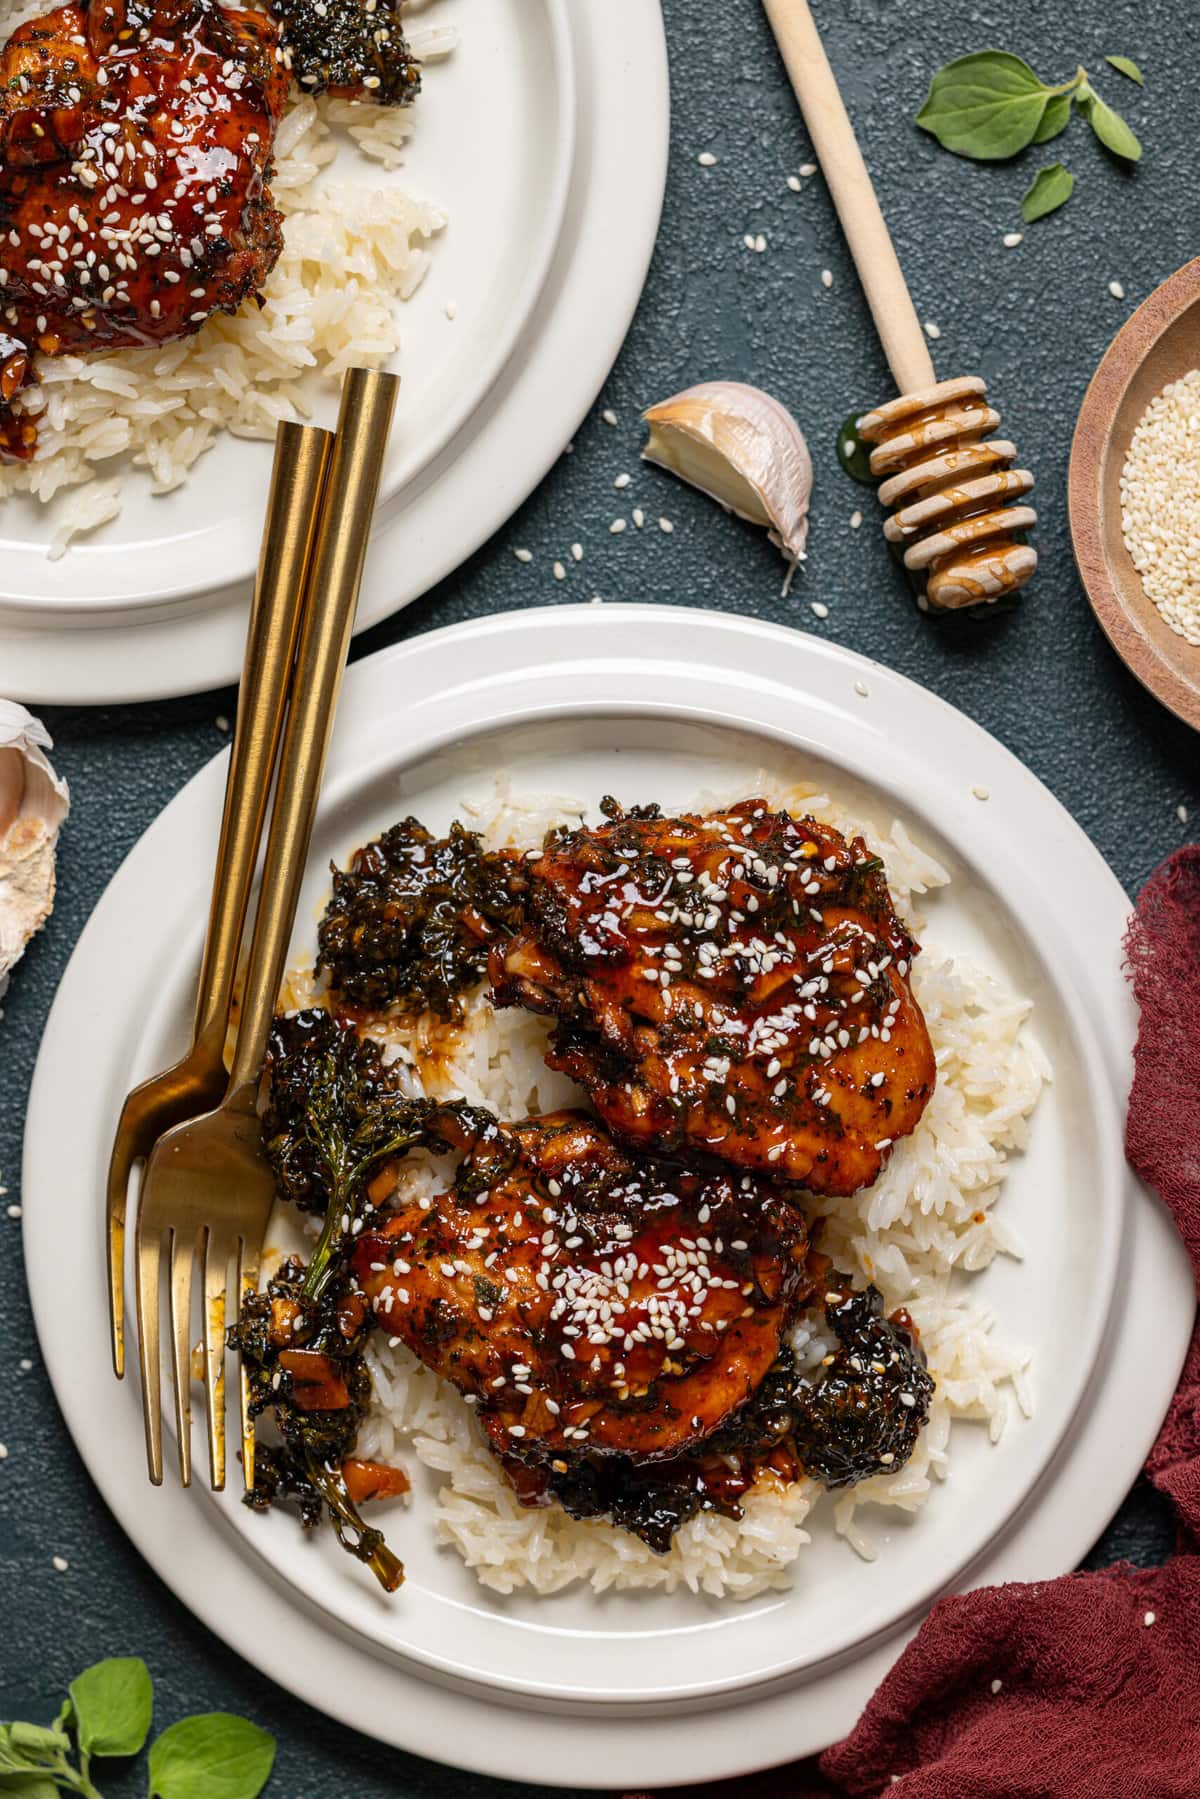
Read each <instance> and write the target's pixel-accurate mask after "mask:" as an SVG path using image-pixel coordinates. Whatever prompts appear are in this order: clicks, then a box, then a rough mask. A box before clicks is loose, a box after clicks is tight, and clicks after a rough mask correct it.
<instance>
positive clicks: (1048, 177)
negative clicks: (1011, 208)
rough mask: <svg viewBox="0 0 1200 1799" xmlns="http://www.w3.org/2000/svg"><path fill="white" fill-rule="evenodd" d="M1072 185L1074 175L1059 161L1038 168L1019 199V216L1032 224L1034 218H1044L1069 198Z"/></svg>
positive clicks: (1073, 183)
mask: <svg viewBox="0 0 1200 1799" xmlns="http://www.w3.org/2000/svg"><path fill="white" fill-rule="evenodd" d="M1074 186H1075V177H1074V175H1072V174H1071V172H1070V170H1069V169H1064V168H1063V166H1062V164H1061V162H1052V163H1050V164H1049V165H1048V166H1047V167H1046V168H1044V169H1039V170H1038V172H1037V174H1036V175H1035V176H1034V178H1033V182H1032V185H1031V186H1030V189H1029V192H1028V193H1027V194H1026V195H1025V198H1024V199H1023V200H1022V201H1021V217H1022V218H1023V219H1024V221H1025V223H1026V224H1027V225H1032V224H1033V221H1034V220H1035V219H1044V218H1045V217H1046V214H1047V213H1049V212H1057V211H1058V208H1059V207H1060V206H1065V205H1066V203H1067V201H1068V200H1069V199H1070V198H1071V191H1072V189H1073V188H1074Z"/></svg>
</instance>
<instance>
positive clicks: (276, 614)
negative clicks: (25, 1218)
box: [106, 423, 333, 1478]
mask: <svg viewBox="0 0 1200 1799" xmlns="http://www.w3.org/2000/svg"><path fill="white" fill-rule="evenodd" d="M332 442H333V437H332V434H331V433H330V432H328V431H321V430H318V429H317V428H316V427H315V426H313V425H294V424H290V423H285V424H281V425H280V427H279V431H278V434H277V436H276V440H275V463H274V469H273V472H272V476H271V492H270V498H269V500H268V502H267V519H266V524H265V526H264V529H263V539H262V548H261V552H260V555H259V563H258V580H257V582H256V584H255V591H254V600H253V604H252V606H251V610H250V625H249V629H248V631H247V634H246V655H245V662H244V665H243V668H242V683H241V688H240V690H239V694H238V709H237V724H236V727H235V730H234V736H233V747H232V750H231V753H230V759H229V774H228V777H227V779H226V783H225V809H224V813H223V815H222V818H221V835H220V840H219V843H218V847H217V866H216V873H215V877H214V880H213V892H212V904H211V908H210V911H209V919H208V933H207V937H206V939H205V944H204V955H203V958H202V961H201V966H200V986H199V991H198V993H197V997H196V1011H195V1020H194V1024H193V1032H192V1046H191V1048H190V1049H189V1050H188V1052H187V1054H186V1055H185V1056H184V1057H183V1058H182V1060H181V1061H179V1062H176V1063H175V1065H174V1067H172V1068H167V1069H165V1070H164V1071H163V1072H162V1074H157V1075H154V1076H153V1077H152V1078H151V1079H150V1080H148V1081H143V1082H142V1084H141V1086H139V1087H135V1088H134V1089H133V1092H132V1093H131V1094H130V1095H129V1097H128V1098H127V1099H126V1101H125V1104H124V1107H123V1108H122V1111H121V1117H120V1121H119V1123H118V1125H117V1132H116V1136H115V1138H114V1140H113V1147H112V1155H111V1157H110V1160H109V1165H108V1204H107V1219H106V1224H107V1233H108V1305H109V1320H110V1325H111V1333H112V1358H113V1370H114V1372H115V1373H116V1376H117V1379H118V1380H120V1379H122V1378H123V1376H124V1373H125V1214H126V1206H127V1203H128V1194H129V1177H130V1174H131V1172H132V1170H133V1165H134V1163H135V1162H139V1161H142V1160H144V1159H145V1158H146V1157H147V1156H148V1155H149V1154H150V1151H151V1150H152V1149H153V1147H154V1144H155V1142H156V1141H157V1139H158V1138H159V1137H160V1136H161V1135H162V1133H163V1131H165V1130H168V1129H169V1128H170V1127H171V1125H173V1124H178V1123H179V1122H180V1120H181V1119H184V1118H190V1117H194V1116H195V1114H196V1113H197V1112H206V1111H207V1110H208V1109H209V1107H210V1106H215V1105H216V1103H217V1101H218V1100H219V1099H220V1097H221V1095H222V1093H223V1092H224V1091H225V1084H226V1078H227V1077H226V1073H225V1063H224V1060H223V1050H224V1046H225V1032H226V1027H227V1024H228V1020H229V1007H230V1002H231V1000H232V996H233V982H234V975H235V973H236V970H237V956H238V947H239V945H240V944H241V941H242V929H243V926H244V925H245V922H246V906H247V902H248V900H249V897H250V886H251V881H252V879H253V875H254V864H255V861H256V860H257V857H258V844H259V839H260V837H261V836H262V828H263V819H264V817H265V816H266V810H267V795H268V793H269V791H270V787H271V773H272V770H273V769H274V766H275V755H276V752H277V750H278V748H279V737H280V732H281V731H282V729H283V715H284V709H285V702H286V699H287V687H288V681H289V680H290V678H291V670H292V660H293V657H294V655H295V650H296V636H297V631H298V628H299V624H300V607H301V603H302V601H303V598H304V585H305V576H306V573H307V566H308V561H309V556H310V553H311V549H312V544H313V540H314V537H315V534H316V519H317V513H318V510H319V502H320V497H321V489H322V486H323V484H324V480H325V473H326V468H327V466H328V456H329V449H330V446H331V444H332ZM155 1453H156V1458H157V1451H156V1452H155ZM160 1478H161V1472H160Z"/></svg>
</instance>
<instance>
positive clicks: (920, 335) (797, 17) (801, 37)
mask: <svg viewBox="0 0 1200 1799" xmlns="http://www.w3.org/2000/svg"><path fill="white" fill-rule="evenodd" d="M763 4H764V6H765V8H766V13H767V18H768V19H769V20H770V22H771V29H772V31H773V32H774V33H775V41H776V43H777V44H778V45H779V50H780V54H781V55H782V57H783V60H784V64H785V66H786V68H787V72H788V75H789V77H790V79H791V83H792V87H793V89H794V90H795V94H796V98H797V100H798V101H799V102H800V110H801V112H802V113H803V114H804V122H805V124H806V125H807V126H808V135H809V137H810V138H811V139H812V145H813V149H814V150H815V151H816V153H817V158H818V160H819V162H820V164H821V170H822V173H823V174H824V176H825V180H826V182H827V184H828V186H829V191H830V193H831V194H832V195H833V203H834V205H835V206H836V207H837V212H838V218H839V219H840V220H841V222H842V230H843V232H844V233H845V237H846V242H847V243H848V244H849V246H850V254H851V255H852V256H853V258H854V266H855V268H856V269H857V270H858V278H859V280H860V281H861V282H862V285H863V291H864V293H865V294H866V296H867V304H868V306H869V307H870V308H871V317H872V318H873V319H874V320H875V329H876V331H878V333H879V341H880V343H881V344H882V345H883V353H884V355H885V356H886V357H887V360H888V367H889V368H890V369H891V371H892V375H893V377H894V379H895V382H896V386H897V387H898V388H899V390H900V392H901V393H902V394H905V393H913V392H914V391H915V390H916V389H918V388H923V387H932V386H933V384H934V382H935V381H936V379H937V376H936V375H935V373H934V368H933V360H932V358H931V356H930V354H929V346H928V344H927V343H926V341H925V333H924V331H923V330H922V329H921V321H920V319H919V318H918V317H917V314H916V308H915V307H914V306H913V303H912V299H911V298H910V296H909V292H908V287H907V285H906V284H905V280H904V276H903V274H902V272H901V269H900V264H899V262H898V261H897V259H896V252H895V250H894V249H893V248H892V240H891V238H890V236H889V235H888V228H887V226H886V224H885V223H884V219H883V214H882V213H881V212H880V210H879V201H878V200H877V199H876V198H875V189H874V188H873V187H872V185H871V177H870V175H869V174H868V173H867V165H866V163H865V162H864V161H863V158H862V151H861V150H860V149H859V147H858V141H857V139H856V138H855V135H854V127H853V125H852V124H851V123H850V119H849V117H848V115H847V112H846V108H845V106H844V105H843V104H842V96H841V94H840V93H839V92H838V84H837V80H836V78H835V76H834V73H833V70H832V69H831V68H830V66H829V58H828V57H827V56H826V54H825V47H824V45H823V44H822V42H821V36H820V33H819V32H818V30H817V27H816V25H815V23H814V21H813V16H812V13H811V12H810V11H809V9H808V0H763Z"/></svg>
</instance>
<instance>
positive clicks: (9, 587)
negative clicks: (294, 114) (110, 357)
mask: <svg viewBox="0 0 1200 1799" xmlns="http://www.w3.org/2000/svg"><path fill="white" fill-rule="evenodd" d="M452 16H453V18H454V20H455V22H456V23H457V25H458V26H459V30H460V35H461V38H462V47H461V50H460V51H459V52H458V53H456V56H455V57H454V58H453V59H451V60H450V61H449V62H447V63H444V64H440V65H438V66H437V67H436V68H434V69H432V70H431V71H430V72H429V75H428V78H427V93H426V95H425V96H424V97H423V102H422V104H423V103H424V100H428V101H429V102H430V108H429V111H428V112H427V114H426V115H425V119H426V123H425V124H422V125H421V126H420V128H419V131H418V134H417V137H416V139H415V148H414V152H413V157H412V159H410V161H409V163H407V164H406V165H405V167H404V168H403V169H402V170H401V171H400V172H399V175H398V177H397V179H398V180H399V181H400V182H401V184H402V185H403V184H405V183H408V184H409V185H410V186H412V187H419V189H420V190H421V191H423V192H425V193H427V194H429V195H430V197H432V198H435V199H438V200H441V201H443V202H444V203H445V204H446V205H447V208H448V210H449V212H450V215H451V222H450V226H449V228H448V231H447V234H446V237H445V241H443V242H441V243H439V244H437V245H436V246H435V248H434V259H433V267H432V269H431V270H430V273H429V276H428V277H427V280H426V283H425V286H424V287H423V289H422V290H421V291H420V292H419V293H418V295H417V296H416V298H415V299H414V300H413V301H412V302H411V303H410V304H409V305H408V306H407V307H405V308H403V309H402V321H401V322H402V327H403V330H404V343H403V346H402V349H401V353H400V357H399V360H398V366H399V368H400V371H401V375H402V378H403V383H404V384H403V387H402V393H401V400H400V405H399V408H398V412H397V421H396V427H395V438H396V451H395V458H394V465H393V469H392V475H391V490H390V491H391V494H392V497H391V498H390V500H387V501H386V502H385V504H383V505H382V506H381V509H380V513H379V516H378V522H377V533H376V543H377V546H378V547H377V549H376V553H375V554H374V555H372V556H370V557H369V558H368V561H367V568H366V574H365V578H364V585H363V592H362V596H361V599H360V603H359V610H358V619H357V623H358V627H359V628H360V629H365V628H366V627H368V626H369V625H373V624H377V623H378V622H379V621H380V620H381V619H383V618H386V617H387V616H388V615H389V614H390V613H392V612H394V611H396V610H397V609H398V608H399V607H401V606H404V605H406V604H408V602H409V601H411V600H413V599H415V598H416V597H417V596H418V595H419V594H421V593H423V592H425V590H426V589H427V588H428V587H430V586H431V585H432V584H433V583H434V582H435V581H438V580H440V579H441V578H442V577H443V576H444V575H446V574H448V573H449V572H450V570H451V569H453V568H454V567H456V566H457V565H458V564H459V563H460V562H461V561H462V560H463V559H464V558H465V557H467V556H469V555H470V554H471V553H472V551H474V550H475V549H476V548H477V547H478V546H479V544H480V543H482V542H483V541H484V539H485V538H486V537H488V536H489V535H490V534H491V533H492V532H493V531H494V530H496V529H497V527H498V526H499V525H500V524H501V523H502V522H503V520H504V519H505V518H507V517H508V515H509V514H510V513H511V512H512V511H513V509H514V508H515V507H516V506H517V505H519V504H520V502H521V501H522V500H523V499H524V498H525V496H526V495H527V494H528V493H529V491H530V490H531V488H533V487H534V486H535V485H536V483H537V482H538V481H539V480H540V479H541V477H542V475H543V474H544V473H545V471H546V469H547V468H548V467H549V466H550V464H551V463H552V462H553V460H554V459H555V457H556V456H557V455H559V454H560V453H561V451H562V449H563V446H564V445H565V443H566V442H567V440H568V439H569V437H570V435H571V433H572V431H573V430H574V429H575V427H576V426H577V425H578V423H579V420H580V418H581V417H582V415H583V413H584V412H585V411H586V409H587V407H588V405H589V404H590V402H591V401H592V399H593V398H594V396H595V394H596V392H597V390H598V389H599V387H600V385H601V383H602V382H603V380H604V378H605V376H606V375H607V373H608V371H609V369H610V367H611V366H612V363H613V360H614V358H615V357H616V354H617V351H618V349H619V348H620V345H621V342H622V340H623V338H624V335H625V332H626V330H627V329H628V326H629V321H630V319H631V317H632V315H633V311H634V308H635V306H636V304H637V300H638V296H639V294H640V293H641V288H642V283H643V281H644V279H645V273H646V268H647V265H648V263H649V259H650V254H651V251H652V249H653V245H654V240H655V235H656V232H657V227H658V219H659V213H660V209H661V205H662V194H663V186H664V182H665V178H666V160H667V136H668V121H669V94H668V84H667V65H666V47H665V41H664V37H663V30H662V19H661V14H660V12H659V9H658V6H657V5H656V4H655V3H654V0H636V4H629V5H627V6H624V7H621V8H619V9H616V8H602V7H578V8H570V9H568V8H567V7H566V5H565V0H494V4H493V0H458V3H457V4H456V6H455V8H454V9H453V11H452ZM439 95H440V96H441V98H440V99H439ZM522 96H523V98H522ZM435 102H436V110H435V107H434V103H435ZM439 181H440V182H441V185H440V186H439ZM451 190H453V191H451ZM447 299H453V300H454V301H455V303H456V307H457V313H456V317H455V319H454V321H453V322H451V321H449V320H448V319H447V318H446V317H445V312H444V307H445V302H446V300H447ZM581 321H583V322H584V323H583V324H581ZM230 457H231V458H232V461H229V460H228V458H230ZM269 469H270V448H269V446H266V445H262V444H238V443H236V442H235V441H234V440H232V439H230V440H224V441H223V442H222V444H220V445H219V446H217V447H216V448H214V449H213V450H212V451H211V452H210V453H209V455H208V456H207V457H205V458H203V459H202V460H201V462H200V463H199V464H198V465H197V468H196V471H195V479H194V480H193V481H192V482H191V483H189V484H188V486H187V487H185V488H184V489H183V490H182V491H181V493H180V495H178V496H175V498H174V499H173V500H171V502H170V504H167V505H165V506H164V502H162V501H152V500H151V498H150V496H149V495H146V496H144V499H145V505H144V507H143V508H142V512H145V514H146V516H145V517H144V518H141V522H140V523H138V522H137V521H138V518H140V517H141V513H139V512H137V509H135V510H134V511H132V512H130V513H127V514H126V515H124V516H123V518H122V519H120V520H118V521H116V523H115V524H114V526H113V527H111V529H110V531H109V533H108V535H107V536H106V535H105V534H103V533H102V534H99V535H98V536H97V537H96V538H94V539H90V540H85V541H83V542H81V543H80V544H79V545H78V546H77V547H76V548H75V549H73V550H72V551H71V552H70V553H69V554H68V556H67V557H65V558H64V559H63V560H62V561H61V562H58V563H49V562H47V561H46V559H45V555H44V539H45V536H46V532H45V530H44V522H45V521H41V522H38V521H36V520H34V519H33V515H32V512H31V511H30V510H29V509H26V508H24V507H12V506H9V507H6V508H5V519H4V524H3V527H2V528H0V548H3V552H4V556H3V570H2V571H0V666H2V667H3V669H4V683H5V691H6V692H8V693H10V694H11V695H13V697H17V698H22V699H26V700H33V701H42V702H57V703H61V704H84V705H87V704H102V703H112V702H117V701H127V700H147V699H160V698H166V697H168V696H170V695H174V694H180V693H193V692H199V691H201V690H203V689H205V688H211V687H218V686H222V685H224V684H226V683H229V682H232V681H234V680H236V679H237V676H238V671H239V669H240V667H241V658H242V648H243V643H244V638H245V618H246V603H247V596H248V592H249V584H248V577H249V574H250V572H251V571H252V569H253V565H254V559H255V556H256V554H257V537H258V532H259V530H260V529H261V508H262V496H263V495H264V494H265V491H266V482H267V477H268V474H269ZM231 496H232V498H231ZM181 508H182V510H181ZM231 508H232V510H231ZM234 514H236V519H234ZM135 515H136V516H135ZM231 520H233V522H232V523H231ZM22 521H23V522H22ZM399 532H402V533H403V536H402V540H401V539H398V538H397V536H396V535H395V534H396V533H399ZM213 533H215V535H213ZM131 534H132V535H131ZM106 546H107V547H106ZM385 546H386V547H385ZM393 546H395V547H393ZM6 594H7V596H8V599H7V603H6V601H5V595H6Z"/></svg>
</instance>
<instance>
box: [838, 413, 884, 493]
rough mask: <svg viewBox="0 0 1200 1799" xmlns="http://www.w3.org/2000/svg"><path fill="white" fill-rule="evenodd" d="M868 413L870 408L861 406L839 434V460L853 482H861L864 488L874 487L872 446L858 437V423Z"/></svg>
mask: <svg viewBox="0 0 1200 1799" xmlns="http://www.w3.org/2000/svg"><path fill="white" fill-rule="evenodd" d="M867 411H869V408H868V407H866V406H860V407H859V409H858V411H857V412H852V413H851V414H850V417H849V418H848V419H846V421H845V422H844V424H843V425H842V426H841V427H840V429H839V431H838V434H837V459H838V461H839V462H840V463H841V465H842V467H843V468H844V469H845V471H846V473H847V474H848V475H849V476H850V479H851V480H852V481H861V482H862V484H863V486H864V487H874V485H875V477H874V475H873V474H872V473H871V446H870V444H866V443H864V442H863V440H862V438H861V437H860V436H859V435H858V421H859V419H860V418H861V417H862V415H863V413H864V412H867Z"/></svg>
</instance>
